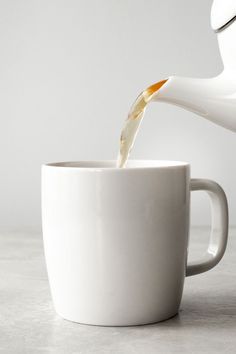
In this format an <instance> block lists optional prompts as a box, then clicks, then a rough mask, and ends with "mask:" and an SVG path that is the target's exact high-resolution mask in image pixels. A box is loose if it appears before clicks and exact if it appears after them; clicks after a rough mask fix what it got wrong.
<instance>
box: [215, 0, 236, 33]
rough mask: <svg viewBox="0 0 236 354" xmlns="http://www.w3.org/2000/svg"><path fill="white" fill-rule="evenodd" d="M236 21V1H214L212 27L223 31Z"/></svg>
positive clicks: (216, 30)
mask: <svg viewBox="0 0 236 354" xmlns="http://www.w3.org/2000/svg"><path fill="white" fill-rule="evenodd" d="M235 20H236V0H214V1H213V4H212V8H211V27H212V29H213V30H214V31H215V32H220V31H223V30H224V29H225V28H226V27H228V26H229V25H231V23H232V22H234V21H235Z"/></svg>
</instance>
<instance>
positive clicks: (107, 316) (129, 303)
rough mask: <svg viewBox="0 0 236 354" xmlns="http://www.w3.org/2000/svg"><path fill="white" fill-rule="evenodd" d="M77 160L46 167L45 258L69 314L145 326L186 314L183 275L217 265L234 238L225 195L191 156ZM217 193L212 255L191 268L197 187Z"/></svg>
mask: <svg viewBox="0 0 236 354" xmlns="http://www.w3.org/2000/svg"><path fill="white" fill-rule="evenodd" d="M114 166H115V162H76V163H60V164H49V165H44V166H43V167H42V220H43V237H44V249H45V256H46V264H47V270H48V276H49V282H50V287H51V293H52V297H53V301H54V305H55V309H56V311H57V313H58V314H59V315H61V316H62V317H63V318H65V319H69V320H71V321H75V322H80V323H87V324H95V325H111V326H117V325H118V326H124V325H139V324H145V323H152V322H157V321H161V320H164V319H167V318H169V317H171V316H173V315H175V314H176V313H177V312H178V309H179V305H180V301H181V297H182V291H183V284H184V278H185V276H186V273H187V275H192V274H196V273H200V272H203V271H206V270H208V269H210V268H212V267H213V266H214V265H215V264H216V263H218V262H219V260H220V259H221V257H222V256H223V253H224V250H225V247H226V242H227V202H226V199H225V195H224V192H223V191H222V189H221V188H220V187H219V186H218V185H217V184H216V183H214V182H211V181H204V180H192V181H190V167H189V165H188V164H186V163H181V162H168V161H129V163H128V165H127V168H125V169H117V168H114ZM191 188H192V189H193V190H197V189H203V190H207V191H208V192H209V195H210V197H211V199H212V205H213V214H214V215H213V216H214V220H215V221H214V225H213V232H212V237H211V242H210V246H209V249H208V252H207V256H206V257H205V258H203V260H201V261H200V262H198V263H194V264H191V265H189V266H188V267H187V266H186V263H187V250H188V230H189V210H190V190H191Z"/></svg>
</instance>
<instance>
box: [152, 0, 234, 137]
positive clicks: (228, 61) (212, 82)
mask: <svg viewBox="0 0 236 354" xmlns="http://www.w3.org/2000/svg"><path fill="white" fill-rule="evenodd" d="M211 25H212V28H213V30H214V31H215V32H216V34H217V37H218V43H219V48H220V53H221V57H222V60H223V64H224V70H223V72H222V73H220V74H219V75H218V76H216V77H213V78H210V79H196V78H185V77H178V76H171V77H169V78H168V79H167V81H166V83H165V84H164V85H163V86H162V87H161V89H160V90H158V91H157V92H156V93H154V95H153V97H152V100H154V101H155V100H158V101H164V102H168V103H171V104H175V105H177V106H180V107H183V108H185V109H187V110H189V111H192V112H195V113H196V114H198V115H200V116H202V117H204V118H206V119H208V120H210V121H212V122H214V123H216V124H218V125H221V126H223V127H225V128H227V129H230V130H232V131H235V132H236V0H214V1H213V5H212V10H211Z"/></svg>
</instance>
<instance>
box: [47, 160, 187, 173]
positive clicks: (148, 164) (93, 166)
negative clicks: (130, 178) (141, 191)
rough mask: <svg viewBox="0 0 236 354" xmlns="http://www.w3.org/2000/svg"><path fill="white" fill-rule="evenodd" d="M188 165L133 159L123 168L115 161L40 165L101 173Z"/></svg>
mask: <svg viewBox="0 0 236 354" xmlns="http://www.w3.org/2000/svg"><path fill="white" fill-rule="evenodd" d="M189 166H190V163H188V162H185V161H178V160H176V161H175V160H149V159H146V160H144V159H140V160H139V159H135V160H132V159H131V160H128V162H127V165H126V166H125V168H118V167H116V160H80V161H62V162H49V163H45V164H42V168H45V167H46V168H56V169H60V170H61V169H63V170H64V169H66V170H79V171H82V170H85V171H88V170H89V171H91V170H96V171H97V170H99V171H100V170H101V171H111V170H112V171H130V170H148V169H170V168H183V167H184V168H186V167H189Z"/></svg>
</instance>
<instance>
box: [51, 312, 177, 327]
mask: <svg viewBox="0 0 236 354" xmlns="http://www.w3.org/2000/svg"><path fill="white" fill-rule="evenodd" d="M56 312H57V314H58V315H59V316H60V317H61V318H62V319H63V320H66V321H70V322H73V323H77V324H80V325H85V326H98V327H134V326H145V325H152V324H155V323H159V322H164V321H167V320H170V319H171V318H173V317H175V316H177V315H178V313H179V311H178V310H177V311H175V312H174V313H171V314H166V316H162V317H160V318H157V319H155V320H151V321H143V322H142V321H140V322H132V321H131V322H125V323H123V322H122V323H120V322H119V323H117V322H116V321H114V322H113V321H111V322H109V323H106V322H105V321H104V322H103V321H94V322H93V321H86V320H85V321H84V320H83V321H81V320H77V319H72V318H68V316H65V315H62V314H60V313H59V312H58V311H56Z"/></svg>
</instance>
